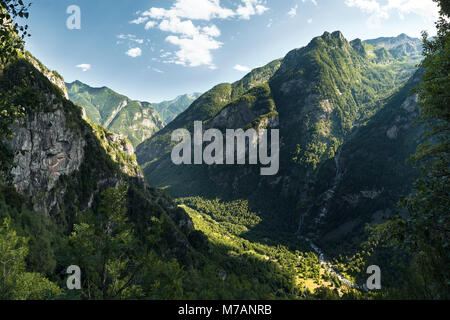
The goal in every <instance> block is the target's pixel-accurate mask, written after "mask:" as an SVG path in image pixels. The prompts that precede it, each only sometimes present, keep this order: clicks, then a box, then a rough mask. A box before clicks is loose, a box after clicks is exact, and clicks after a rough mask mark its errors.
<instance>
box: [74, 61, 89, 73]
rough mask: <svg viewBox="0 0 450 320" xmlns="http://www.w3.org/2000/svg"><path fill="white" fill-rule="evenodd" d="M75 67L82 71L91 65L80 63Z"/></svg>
mask: <svg viewBox="0 0 450 320" xmlns="http://www.w3.org/2000/svg"><path fill="white" fill-rule="evenodd" d="M76 67H77V68H80V69H81V70H82V71H83V72H86V71H88V70H91V65H90V64H88V63H82V64H79V65H77V66H76Z"/></svg>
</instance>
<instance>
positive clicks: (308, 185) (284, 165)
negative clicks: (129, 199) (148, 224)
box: [136, 31, 421, 243]
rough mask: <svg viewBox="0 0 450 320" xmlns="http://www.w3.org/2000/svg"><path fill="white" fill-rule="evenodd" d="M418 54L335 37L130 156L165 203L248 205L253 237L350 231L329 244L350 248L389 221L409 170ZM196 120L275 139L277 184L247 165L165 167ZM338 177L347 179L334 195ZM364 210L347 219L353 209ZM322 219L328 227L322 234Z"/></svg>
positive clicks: (248, 80)
mask: <svg viewBox="0 0 450 320" xmlns="http://www.w3.org/2000/svg"><path fill="white" fill-rule="evenodd" d="M420 52H421V46H420V40H419V39H413V38H409V37H407V36H406V35H400V36H398V37H394V38H380V39H375V40H368V41H362V40H360V39H356V40H353V41H347V40H346V39H345V38H344V36H343V35H342V34H341V33H340V32H339V31H336V32H333V33H328V32H325V33H324V34H323V35H322V36H319V37H316V38H314V39H312V41H311V42H310V43H309V44H308V45H307V46H306V47H303V48H299V49H295V50H292V51H291V52H289V53H288V54H287V55H286V56H285V57H284V58H283V59H279V60H275V61H273V62H271V63H270V64H268V65H266V66H264V67H262V68H258V69H255V70H253V71H251V72H250V73H249V74H248V75H246V76H245V77H244V78H243V79H242V80H240V81H237V82H235V83H232V84H229V83H223V84H219V85H217V86H215V87H214V88H212V89H211V90H210V91H208V92H206V93H205V94H203V95H202V96H201V97H200V98H198V99H197V100H196V101H195V102H194V103H193V104H192V105H191V106H190V107H189V108H188V109H187V110H186V111H185V112H183V113H182V114H180V115H179V116H178V117H177V118H175V119H174V120H173V121H172V122H171V123H170V124H169V125H168V126H166V127H165V128H164V129H163V130H161V131H160V132H158V133H157V134H155V135H154V136H153V137H152V138H150V139H148V140H147V141H145V142H143V143H142V144H140V145H139V146H138V148H137V151H136V155H137V159H138V162H139V164H141V166H142V167H143V168H144V172H145V175H146V177H147V179H148V180H149V182H150V184H152V185H156V186H161V187H164V188H166V190H167V191H168V192H169V193H170V194H171V195H173V196H176V197H186V196H202V197H207V198H212V199H214V198H216V197H218V198H221V199H228V200H235V199H248V200H249V205H250V206H251V207H252V208H257V210H258V211H259V212H260V215H261V217H262V218H263V219H262V222H261V223H260V224H259V225H258V227H257V230H258V232H262V230H264V231H263V233H264V234H269V233H270V234H276V233H284V232H290V233H291V234H292V233H295V232H296V231H299V232H301V233H302V234H304V235H307V236H309V237H311V238H313V239H314V237H317V236H319V235H324V234H327V235H328V234H329V233H331V232H333V230H334V229H338V228H339V227H340V226H342V225H344V226H345V224H346V223H348V224H352V225H351V228H350V227H348V228H347V229H345V228H344V227H343V230H342V231H341V230H340V229H339V230H338V231H335V232H334V233H333V234H332V235H328V238H327V239H330V241H331V240H333V241H336V242H338V241H339V240H341V239H343V238H344V237H350V238H352V239H353V237H357V236H360V235H361V234H364V223H365V222H368V221H372V220H374V219H375V217H377V216H380V215H381V213H389V212H391V211H392V209H393V208H394V207H395V205H396V202H397V201H398V200H399V197H400V195H401V194H405V193H406V192H407V189H408V187H410V185H411V183H410V182H411V177H413V176H414V175H413V174H411V172H413V171H411V170H412V169H411V168H410V167H408V166H407V165H406V164H405V162H404V160H405V159H406V158H407V157H408V155H409V153H411V152H412V151H413V150H414V148H415V146H417V141H416V140H415V139H414V137H415V136H416V132H415V131H414V130H417V128H415V127H414V126H413V121H414V119H415V116H416V115H415V113H414V103H412V102H414V101H415V100H414V98H413V97H412V98H411V97H409V91H408V89H409V88H410V87H411V82H408V80H410V79H411V77H412V76H413V75H414V74H415V73H416V72H417V68H416V65H417V62H418V61H420V59H421V57H420ZM407 83H408V85H407ZM405 85H407V87H405ZM399 92H401V93H399ZM408 99H409V100H408ZM411 99H412V100H411ZM406 101H409V102H406ZM385 108H386V111H384V109H385ZM406 109H407V110H406ZM197 120H199V121H203V123H204V128H205V129H207V128H208V127H211V126H212V127H214V128H218V129H220V130H222V131H223V130H224V129H225V128H229V129H237V128H249V127H250V126H251V127H254V128H256V129H258V130H260V129H261V128H267V129H279V130H280V140H281V141H280V145H281V150H280V171H279V173H278V175H276V176H271V177H261V176H260V171H259V169H260V167H259V166H250V165H239V166H226V165H225V166H220V165H218V166H207V165H195V166H194V165H180V166H176V165H174V164H173V163H172V162H171V157H170V152H171V149H172V147H173V143H171V141H170V137H171V133H172V131H173V130H175V129H178V128H187V129H188V130H192V128H193V122H194V121H197ZM369 124H370V125H369ZM360 128H361V130H359V129H360ZM369 130H370V131H369ZM397 142H398V143H397ZM383 145H386V146H389V150H385V152H386V157H378V156H377V153H376V150H377V149H382V146H383ZM400 145H401V146H400ZM402 146H404V147H402ZM380 152H381V151H380ZM383 152H384V151H383ZM341 154H342V155H341ZM360 155H361V156H360ZM366 155H370V159H371V160H370V162H369V163H367V162H366V161H365V160H364V159H365V158H366ZM356 157H360V158H358V159H359V160H358V161H356ZM355 161H356V162H355ZM375 163H376V167H372V165H374V164H375ZM393 171H395V173H394V172H393ZM396 173H398V174H399V176H396V175H395V174H396ZM341 175H346V176H348V177H349V178H348V180H346V181H345V182H342V184H341V181H342V180H340V179H338V178H339V177H340V176H341ZM352 179H353V180H352ZM350 181H353V182H352V183H350ZM344 183H345V185H344ZM352 188H353V189H352ZM350 189H351V190H352V193H348V194H347V193H345V194H339V197H340V198H339V199H348V203H349V204H350V205H349V206H348V207H345V208H344V207H342V204H341V207H339V206H338V204H336V202H334V198H333V197H334V195H335V192H347V190H350ZM344 190H345V191H344ZM381 190H383V191H382V192H380V191H381ZM352 195H356V196H355V197H352ZM325 199H326V202H324V201H325ZM336 199H338V198H336ZM353 200H354V201H355V202H352V201H353ZM362 201H365V202H364V207H363V208H362V209H361V210H359V209H358V211H357V212H358V214H359V217H358V219H355V216H354V215H353V214H352V211H351V208H352V205H355V206H356V205H358V204H359V203H363V202H362ZM352 203H353V204H352ZM339 208H341V209H342V210H346V211H339ZM336 210H337V211H336ZM328 211H329V212H330V214H329V219H328V220H327V221H328V225H327V226H326V227H324V228H323V229H322V224H321V221H325V219H327V217H328V215H327V212H328ZM380 212H381V213H380ZM341 213H342V214H341ZM344 213H345V215H344ZM354 214H356V211H355V213H354ZM302 222H304V223H302ZM316 226H319V227H320V228H316ZM349 230H351V231H352V234H349ZM255 232H256V231H255ZM349 243H351V241H349Z"/></svg>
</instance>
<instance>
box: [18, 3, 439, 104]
mask: <svg viewBox="0 0 450 320" xmlns="http://www.w3.org/2000/svg"><path fill="white" fill-rule="evenodd" d="M32 2H33V3H32V6H31V8H30V18H29V20H28V22H27V23H28V25H29V28H30V33H31V37H30V38H28V39H27V42H26V48H27V50H29V51H30V52H31V53H32V54H33V55H34V56H35V57H37V58H38V59H39V60H40V61H41V62H42V63H44V64H45V65H46V66H47V67H49V68H50V69H52V70H56V71H58V73H60V74H61V75H62V76H63V77H64V79H65V80H66V82H72V81H75V80H80V81H82V82H84V83H86V84H88V85H90V86H93V87H103V86H107V87H109V88H111V89H113V90H115V91H117V92H119V93H121V94H124V95H126V96H128V97H130V98H132V99H135V100H140V101H149V102H160V101H163V100H170V99H173V98H175V97H176V96H178V95H181V94H185V93H193V92H205V91H207V90H209V89H211V88H212V87H213V86H215V85H217V84H219V83H222V82H234V81H236V80H239V79H241V78H242V77H243V76H245V74H246V73H247V72H248V71H250V70H251V69H253V68H256V67H260V66H263V65H265V64H267V63H269V62H270V61H273V60H275V59H278V58H282V57H284V56H285V55H286V54H287V53H288V52H289V51H290V50H292V49H295V48H299V47H303V46H305V45H307V44H308V43H309V41H310V40H311V39H312V38H314V37H316V36H319V35H321V34H323V33H324V32H325V31H328V32H333V31H336V30H339V31H341V32H342V33H343V34H344V36H345V37H346V38H347V39H348V40H353V39H356V38H360V39H362V40H364V39H373V38H377V37H382V36H397V35H399V34H401V33H406V34H407V35H409V36H413V37H420V33H421V31H422V30H426V31H428V32H429V33H430V34H431V35H433V34H435V32H436V31H435V27H434V21H436V20H437V17H438V10H437V7H436V5H435V3H434V2H433V1H432V0H120V1H117V0H115V1H111V0H39V1H36V0H35V1H32Z"/></svg>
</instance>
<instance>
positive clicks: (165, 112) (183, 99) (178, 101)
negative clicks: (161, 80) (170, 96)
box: [152, 93, 201, 123]
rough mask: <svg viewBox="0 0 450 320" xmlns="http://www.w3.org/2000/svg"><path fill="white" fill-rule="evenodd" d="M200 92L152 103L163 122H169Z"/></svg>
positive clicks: (199, 94) (187, 106)
mask: <svg viewBox="0 0 450 320" xmlns="http://www.w3.org/2000/svg"><path fill="white" fill-rule="evenodd" d="M200 96H201V93H193V94H184V95H181V96H178V97H177V98H175V99H174V100H170V101H163V102H160V103H153V104H152V105H153V107H155V109H156V110H157V111H158V113H159V115H160V116H161V118H162V119H163V120H164V122H165V123H169V122H171V121H172V120H173V119H175V118H176V117H177V116H178V115H179V114H180V113H182V112H183V111H185V110H186V109H187V108H189V106H190V105H191V104H192V102H194V101H195V100H196V99H197V98H198V97H200Z"/></svg>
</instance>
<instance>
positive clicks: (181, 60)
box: [166, 34, 222, 68]
mask: <svg viewBox="0 0 450 320" xmlns="http://www.w3.org/2000/svg"><path fill="white" fill-rule="evenodd" d="M166 41H167V42H169V43H171V44H173V45H176V46H178V47H179V48H180V50H178V51H177V52H175V56H176V59H172V60H169V61H168V62H170V63H175V64H180V65H183V66H189V67H198V66H201V65H207V66H209V67H210V68H215V66H214V64H213V61H212V60H213V59H212V54H211V50H217V49H219V48H220V47H221V46H222V43H221V42H219V41H217V40H215V39H213V38H211V37H210V36H208V35H206V34H197V35H194V36H193V37H192V38H186V37H178V36H168V37H167V38H166Z"/></svg>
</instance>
